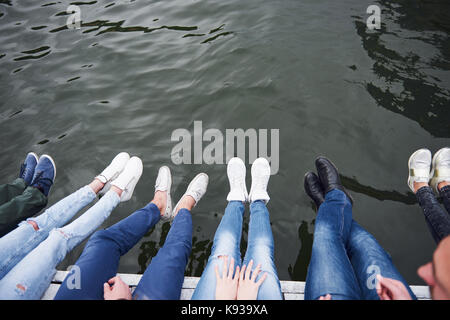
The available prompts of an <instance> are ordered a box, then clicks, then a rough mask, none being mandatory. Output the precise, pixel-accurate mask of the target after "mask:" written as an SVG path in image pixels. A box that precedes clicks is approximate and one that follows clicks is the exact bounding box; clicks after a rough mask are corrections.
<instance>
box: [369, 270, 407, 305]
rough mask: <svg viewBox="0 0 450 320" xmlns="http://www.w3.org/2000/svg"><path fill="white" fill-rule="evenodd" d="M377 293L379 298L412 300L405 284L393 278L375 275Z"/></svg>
mask: <svg viewBox="0 0 450 320" xmlns="http://www.w3.org/2000/svg"><path fill="white" fill-rule="evenodd" d="M377 280H378V281H377V293H378V296H379V297H380V299H381V300H412V299H411V296H410V295H409V292H408V290H407V289H406V287H405V285H404V284H403V283H402V282H400V281H398V280H394V279H390V278H384V277H382V276H381V275H380V274H378V275H377Z"/></svg>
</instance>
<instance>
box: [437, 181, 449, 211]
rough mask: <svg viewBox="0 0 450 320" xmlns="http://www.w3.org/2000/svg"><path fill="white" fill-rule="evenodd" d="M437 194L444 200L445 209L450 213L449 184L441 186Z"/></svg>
mask: <svg viewBox="0 0 450 320" xmlns="http://www.w3.org/2000/svg"><path fill="white" fill-rule="evenodd" d="M439 194H440V195H441V197H442V201H443V202H444V207H445V210H447V213H448V214H450V186H445V187H443V188H441V190H439Z"/></svg>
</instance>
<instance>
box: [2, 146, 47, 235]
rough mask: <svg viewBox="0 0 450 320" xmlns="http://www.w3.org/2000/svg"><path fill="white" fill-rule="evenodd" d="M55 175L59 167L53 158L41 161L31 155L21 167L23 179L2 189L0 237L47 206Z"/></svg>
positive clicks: (42, 158)
mask: <svg viewBox="0 0 450 320" xmlns="http://www.w3.org/2000/svg"><path fill="white" fill-rule="evenodd" d="M55 174H56V167H55V163H54V161H53V159H52V158H51V157H50V156H47V155H43V156H42V157H41V158H40V159H39V158H38V157H37V155H36V154H35V153H32V152H30V153H29V154H28V155H27V157H26V159H25V161H24V163H23V164H22V166H21V169H20V175H19V178H17V179H16V180H14V181H13V182H12V183H9V184H4V185H0V237H3V236H4V235H5V234H7V233H8V232H10V231H11V230H13V229H15V228H16V227H17V224H18V223H19V222H21V221H23V220H25V219H27V218H29V217H32V216H34V215H35V214H36V213H38V212H39V211H41V210H42V209H43V208H44V207H45V206H46V205H47V196H48V193H49V191H50V187H51V186H52V184H53V181H54V179H55Z"/></svg>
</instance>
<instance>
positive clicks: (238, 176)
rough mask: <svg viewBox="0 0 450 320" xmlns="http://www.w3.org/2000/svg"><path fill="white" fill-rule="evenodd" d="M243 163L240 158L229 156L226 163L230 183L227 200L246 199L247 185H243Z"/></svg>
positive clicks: (243, 200) (244, 200)
mask: <svg viewBox="0 0 450 320" xmlns="http://www.w3.org/2000/svg"><path fill="white" fill-rule="evenodd" d="M245 171H246V169H245V164H244V161H242V160H241V159H240V158H231V159H230V161H228V165H227V176H228V182H229V183H230V192H229V193H228V196H227V201H242V202H246V201H247V200H248V193H247V186H246V185H245Z"/></svg>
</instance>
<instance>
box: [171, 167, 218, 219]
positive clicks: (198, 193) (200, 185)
mask: <svg viewBox="0 0 450 320" xmlns="http://www.w3.org/2000/svg"><path fill="white" fill-rule="evenodd" d="M208 181H209V178H208V175H207V174H206V173H199V174H198V175H196V176H195V177H194V179H192V181H191V183H189V186H188V187H187V189H186V192H185V193H184V194H183V195H182V196H181V198H180V200H179V201H178V203H177V205H176V206H175V208H174V209H173V216H175V214H176V212H177V210H178V206H179V205H180V203H181V200H182V199H183V198H184V197H185V196H191V197H192V198H194V200H195V204H194V207H195V206H196V205H197V203H198V202H199V201H200V199H201V198H202V197H203V195H204V194H205V192H206V189H207V188H208Z"/></svg>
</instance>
